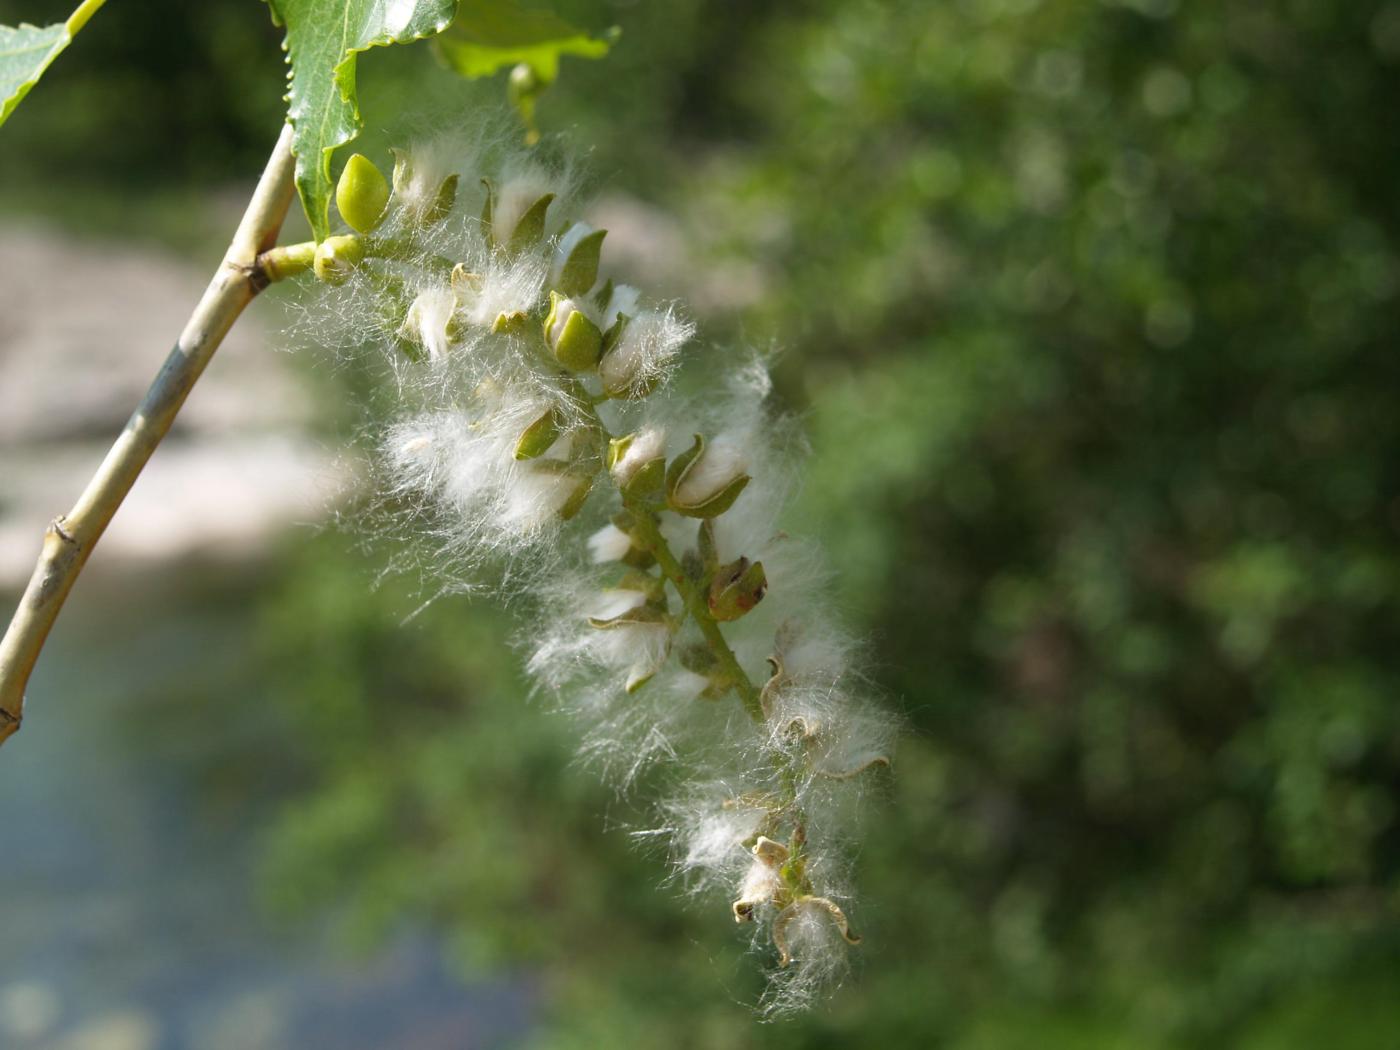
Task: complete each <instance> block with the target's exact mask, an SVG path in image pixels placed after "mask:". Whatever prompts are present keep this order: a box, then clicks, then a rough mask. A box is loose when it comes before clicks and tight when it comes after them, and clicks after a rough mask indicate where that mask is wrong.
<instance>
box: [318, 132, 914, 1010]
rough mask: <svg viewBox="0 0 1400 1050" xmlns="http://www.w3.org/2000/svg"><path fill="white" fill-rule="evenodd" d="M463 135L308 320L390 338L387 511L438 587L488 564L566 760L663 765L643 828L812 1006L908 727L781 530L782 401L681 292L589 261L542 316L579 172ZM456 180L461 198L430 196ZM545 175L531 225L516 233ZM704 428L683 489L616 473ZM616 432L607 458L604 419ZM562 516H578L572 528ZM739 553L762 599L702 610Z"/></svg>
mask: <svg viewBox="0 0 1400 1050" xmlns="http://www.w3.org/2000/svg"><path fill="white" fill-rule="evenodd" d="M502 154H503V155H502ZM462 155H463V156H465V158H466V159H467V161H468V163H467V164H466V165H452V164H449V163H448V160H449V152H448V150H447V149H446V148H445V147H444V146H443V145H442V144H437V145H434V146H432V147H430V148H428V149H427V150H426V151H423V150H413V151H409V152H408V153H407V154H405V155H404V156H403V157H402V158H401V171H400V176H399V179H398V187H397V189H396V192H395V196H394V198H393V199H392V200H391V204H390V211H389V215H388V217H387V218H386V220H385V223H386V225H385V228H384V229H385V233H386V237H387V236H389V235H391V236H392V239H393V243H394V244H395V245H396V246H398V247H397V249H396V251H395V253H394V255H393V257H392V258H391V259H384V260H366V262H365V263H364V264H362V266H361V267H360V268H359V270H357V271H356V272H355V273H354V274H353V275H352V276H351V277H350V279H349V280H348V281H347V282H346V283H345V284H344V285H343V286H341V287H338V288H330V289H326V290H324V292H323V294H322V295H321V297H320V300H319V306H318V307H308V308H307V310H306V319H305V321H304V322H303V323H302V325H301V327H302V328H303V330H304V331H306V332H307V333H310V334H314V335H316V336H318V337H320V338H322V339H324V340H325V341H326V342H328V343H330V344H331V345H333V346H334V347H335V348H336V349H337V350H346V349H348V348H351V347H357V346H360V345H363V344H365V343H371V344H374V345H376V346H382V347H384V348H385V350H386V351H387V355H388V356H387V358H386V360H387V361H388V362H389V367H390V369H391V374H392V378H393V384H392V385H393V390H394V392H395V395H396V397H397V399H398V408H397V412H396V413H395V416H394V418H393V419H392V421H391V422H390V423H389V424H388V425H387V426H386V427H385V428H384V429H383V430H382V431H381V432H380V433H379V437H378V440H377V446H378V457H377V463H378V472H379V475H380V476H381V477H382V479H383V481H384V486H383V487H384V501H383V504H384V513H385V516H386V517H388V518H389V519H390V520H391V521H392V522H394V523H395V524H396V525H406V526H408V527H410V528H412V529H413V530H414V531H415V532H418V533H421V532H423V531H425V530H426V531H427V533H428V534H429V536H430V537H431V539H432V540H433V541H434V543H435V547H436V553H435V557H434V560H433V563H432V564H433V565H434V566H435V567H437V568H440V569H441V571H442V572H443V574H444V577H445V578H446V579H447V580H449V581H451V582H452V583H453V584H457V583H459V582H464V581H470V582H474V581H475V579H476V576H475V575H474V574H477V575H479V574H480V572H481V571H483V570H488V571H489V570H490V569H491V567H493V566H494V567H496V569H497V570H503V571H501V573H500V575H501V577H502V580H501V584H500V586H501V589H502V590H503V591H505V592H507V593H508V594H509V595H510V596H511V597H514V598H517V599H520V600H521V604H522V605H523V606H524V607H525V608H526V609H527V610H528V611H529V615H530V617H531V619H530V622H529V625H528V626H527V627H526V629H525V630H523V631H522V639H521V645H522V647H523V648H524V649H525V650H526V651H527V653H528V667H529V671H530V673H531V675H532V676H533V678H534V680H535V682H536V683H537V684H538V687H539V690H540V691H541V692H543V693H545V694H547V695H549V696H551V697H553V698H555V700H556V701H557V703H558V706H559V707H560V708H562V709H563V710H564V711H565V712H567V713H568V715H569V716H570V717H571V718H572V719H573V720H574V723H573V724H575V725H576V726H577V727H578V733H577V736H578V749H579V752H580V754H581V755H582V756H583V757H584V758H585V759H587V760H588V761H590V762H592V763H594V764H596V765H597V766H598V767H600V768H601V769H603V770H604V771H605V772H606V773H607V774H608V775H610V776H611V777H613V778H614V779H615V781H616V782H617V783H618V784H619V785H620V787H622V788H630V787H632V786H634V785H640V784H643V783H650V782H651V780H650V779H649V778H648V777H647V776H646V774H647V772H648V770H651V769H653V768H654V767H663V768H664V769H665V770H666V771H667V772H666V775H665V776H664V778H662V779H664V782H665V783H666V784H667V785H668V788H667V797H666V798H664V799H663V800H661V801H660V802H659V804H658V805H657V809H656V812H657V822H656V826H655V827H652V828H650V829H648V830H646V831H642V832H638V835H639V836H640V837H642V838H644V839H646V840H653V839H657V840H660V841H663V842H664V843H665V845H666V848H667V851H668V853H669V856H670V858H671V860H672V862H673V865H674V871H675V876H676V881H677V882H678V883H679V884H681V885H683V886H685V887H686V888H687V889H689V890H692V891H694V892H696V893H700V894H711V893H720V892H722V893H723V894H724V895H725V896H726V897H727V899H728V901H727V908H725V909H721V912H722V913H727V914H728V915H729V917H730V921H732V920H733V919H738V920H739V921H740V922H741V923H743V924H745V927H746V928H748V929H755V930H757V931H759V932H758V933H756V934H755V943H756V944H760V945H766V946H767V947H768V950H770V951H771V952H772V957H773V958H775V959H776V961H777V964H778V965H777V966H776V967H775V969H774V971H773V980H772V982H771V983H770V986H769V990H768V992H767V994H766V995H765V996H764V999H763V1001H762V1003H761V1004H760V1007H761V1009H762V1011H763V1012H764V1013H766V1014H770V1015H771V1014H776V1013H782V1012H785V1011H788V1010H791V1009H797V1008H801V1007H802V1006H805V1005H807V1004H809V1003H810V1002H811V1001H812V1000H813V999H815V998H816V997H818V996H819V995H821V994H823V993H824V991H825V990H827V989H829V988H830V987H832V986H833V985H834V984H835V983H837V982H839V980H840V979H841V977H842V975H843V974H844V973H845V971H846V960H847V954H846V953H847V949H848V946H849V945H850V944H854V943H855V942H856V940H857V938H856V937H855V935H854V934H853V933H852V932H851V930H850V920H849V919H848V917H847V911H846V908H847V902H848V900H849V897H848V895H847V892H846V887H847V881H846V876H847V871H846V869H847V866H848V860H849V857H850V855H851V853H852V850H853V846H854V844H855V837H856V832H857V830H858V824H859V821H858V819H857V818H856V816H855V814H856V813H857V811H858V806H859V805H860V801H861V797H862V792H863V791H864V790H865V785H866V783H867V782H868V781H869V779H870V777H871V776H872V775H873V771H874V770H877V769H879V768H880V767H882V766H884V765H887V764H888V763H889V761H890V757H891V754H892V748H893V745H894V740H895V737H896V734H897V728H898V726H897V722H896V721H895V719H893V718H892V717H891V716H890V715H889V714H887V713H886V712H885V711H884V710H883V709H882V708H881V707H880V706H879V705H878V704H876V703H874V702H873V700H872V699H871V693H872V690H871V688H870V687H869V684H868V682H867V681H866V679H865V678H864V677H863V676H862V674H861V672H860V669H859V660H858V646H857V645H856V644H855V642H854V641H853V640H852V638H851V637H850V635H849V633H848V632H847V631H846V630H845V629H844V628H843V627H842V626H841V624H840V622H839V619H838V617H837V616H836V615H835V613H834V609H833V606H832V601H831V598H830V596H829V595H828V593H827V590H826V583H827V571H826V569H825V568H824V566H823V563H822V559H821V556H820V552H819V551H818V549H817V548H816V546H815V545H814V544H812V543H810V542H808V541H805V540H803V539H801V538H799V537H797V536H794V535H793V534H792V533H791V532H790V531H789V525H788V521H787V515H788V512H787V508H788V506H789V504H790V503H791V496H792V494H793V490H794V486H795V482H794V480H793V479H794V478H795V477H796V476H797V465H798V458H799V453H800V451H801V441H800V437H799V436H798V435H797V433H796V431H795V428H794V426H793V425H792V424H791V423H790V422H788V421H784V420H781V419H776V418H774V415H773V413H772V411H771V409H770V408H769V406H768V404H767V397H768V394H769V390H770V387H771V383H770V380H769V378H768V373H767V370H766V368H765V367H764V366H763V362H762V361H760V360H759V359H757V358H755V357H752V356H743V355H738V356H735V357H734V358H732V359H730V358H724V357H714V358H711V359H710V360H709V361H708V362H707V363H705V364H703V365H702V364H701V363H700V362H698V361H695V360H694V359H695V358H697V357H699V356H700V355H698V354H689V353H687V354H685V355H682V354H681V352H680V351H681V349H682V347H684V346H685V344H687V343H688V342H689V341H690V340H691V339H692V337H693V336H694V334H695V327H694V325H693V324H691V323H690V322H689V321H687V320H684V319H683V316H682V314H681V313H680V311H679V309H678V308H676V307H674V306H667V305H655V304H648V303H645V302H644V300H643V297H642V296H641V293H639V292H638V290H637V289H636V288H634V287H631V286H629V285H626V284H619V283H614V282H611V281H610V280H608V278H607V277H606V275H605V274H602V273H600V275H599V277H598V281H597V286H595V289H590V290H589V292H588V293H587V294H582V295H579V294H576V295H574V296H573V298H570V299H563V300H562V301H560V302H558V304H557V306H556V309H555V317H554V322H553V326H552V329H551V331H549V332H546V331H545V318H546V316H547V315H548V312H549V309H550V302H551V296H550V293H551V292H557V293H559V294H561V295H562V292H560V290H559V288H558V287H557V285H558V284H559V281H560V278H561V275H562V272H563V267H564V265H565V264H566V262H567V261H568V258H569V256H570V254H571V253H572V251H573V250H574V248H576V247H577V246H578V244H579V243H580V242H581V241H582V240H583V238H585V237H587V236H589V235H590V234H592V233H593V232H594V230H593V227H591V226H590V225H588V224H587V223H586V222H582V221H579V220H578V219H577V218H576V204H575V202H574V201H573V200H572V195H573V186H574V182H575V180H574V179H573V177H572V175H571V173H570V172H569V171H568V170H566V169H561V168H554V167H549V166H547V165H546V164H544V163H542V162H541V161H539V160H538V159H537V158H535V157H534V156H527V155H524V154H522V153H519V152H516V151H513V150H508V149H507V150H502V149H501V148H500V146H499V144H497V143H493V142H489V141H479V142H474V143H471V144H469V145H468V146H467V148H466V149H465V150H463V151H462ZM491 157H497V158H499V159H498V160H497V161H496V162H495V163H490V164H482V163H480V158H491ZM453 173H456V174H458V176H459V180H458V183H457V185H458V187H459V194H458V199H457V201H456V206H455V208H454V209H453V211H452V212H451V214H449V215H446V216H443V215H441V214H439V211H438V210H435V209H438V208H439V205H440V199H439V195H440V191H441V188H442V185H443V180H444V179H445V178H447V176H448V175H450V174H453ZM483 179H486V180H488V181H489V183H490V185H491V186H492V187H493V194H494V200H493V203H494V208H493V212H492V215H491V222H490V228H489V230H488V228H487V226H486V225H485V224H484V223H483V222H482V221H481V220H479V219H478V218H477V216H479V215H481V214H482V212H483V205H484V204H485V191H484V190H482V189H480V188H479V187H481V186H482V180H483ZM546 194H554V195H556V196H555V200H554V201H553V202H552V203H551V204H550V206H549V208H548V210H547V213H546V215H547V223H546V229H545V231H544V234H543V236H542V237H541V238H540V239H539V241H538V243H531V244H524V243H523V240H529V239H522V243H518V244H515V245H512V244H511V243H510V236H511V233H512V232H513V231H514V230H515V229H516V227H517V225H518V223H519V221H520V219H521V217H522V216H523V215H524V214H525V212H526V210H528V209H529V208H531V207H533V206H534V205H535V204H536V202H537V201H538V200H539V199H540V198H541V197H542V196H544V195H546ZM403 246H407V248H406V249H405V248H404V247H403ZM598 286H600V287H601V288H603V289H611V290H610V291H607V292H604V291H599V290H596V287H598ZM573 291H575V292H577V291H578V289H577V288H575V289H573ZM575 310H578V311H582V312H583V313H584V314H585V315H586V316H588V317H589V318H590V319H591V320H592V321H593V322H594V323H595V324H596V325H597V326H598V327H599V328H600V329H601V330H602V331H604V332H608V331H609V330H611V331H612V336H611V338H610V340H609V342H608V344H607V351H606V353H604V354H603V356H602V358H601V360H600V362H599V364H598V367H597V368H596V369H590V370H587V371H586V372H585V373H582V374H577V375H574V374H567V375H566V374H564V373H562V372H561V370H560V368H559V367H558V365H557V364H556V362H555V361H554V359H553V357H552V355H551V353H550V350H549V344H548V342H547V340H550V339H557V337H558V335H559V334H560V333H561V332H562V330H563V326H564V324H565V323H566V322H567V320H568V318H569V316H570V315H571V314H572V312H573V311H575ZM318 311H319V312H318ZM619 323H620V327H615V326H618V325H619ZM403 351H407V354H405V353H404V352H403ZM682 358H684V360H683V359H682ZM679 368H685V369H696V378H697V379H698V382H696V383H694V384H693V389H695V390H696V391H697V393H696V394H694V395H692V396H690V397H687V396H684V395H682V394H679V393H676V392H674V390H673V389H671V388H668V387H665V386H664V384H665V383H666V381H667V380H668V379H669V378H670V377H671V376H672V374H673V372H675V371H676V370H677V369H679ZM701 368H703V369H704V371H699V369H701ZM675 385H676V386H679V385H681V384H675ZM697 432H699V433H702V434H703V435H704V436H705V439H706V443H705V447H704V450H703V452H702V453H701V454H700V455H699V457H698V458H697V459H696V460H695V461H694V462H692V463H691V464H690V466H689V469H688V470H687V471H686V473H685V474H684V476H683V477H682V478H680V479H679V483H678V484H676V485H674V487H673V491H671V492H669V494H668V493H667V492H666V491H664V490H663V488H662V486H661V485H660V478H659V475H658V477H657V479H656V483H655V484H649V485H642V486H633V485H632V482H633V481H634V480H635V479H637V477H638V471H640V470H641V469H642V468H643V467H644V466H646V465H647V464H653V463H655V462H656V461H658V460H665V461H666V462H667V463H669V464H674V462H675V459H676V457H677V456H679V455H681V454H683V453H685V452H686V451H687V450H688V449H689V448H690V447H691V435H694V434H695V433H697ZM623 435H629V439H628V443H627V444H626V446H625V447H623V446H621V445H614V446H611V447H613V448H614V449H620V450H621V455H620V456H618V457H617V461H616V462H614V463H612V466H611V471H610V472H609V471H608V470H607V469H606V468H605V463H606V461H605V454H606V453H607V450H608V449H609V447H610V446H609V440H610V439H617V440H620V439H621V438H622V436H623ZM653 469H655V468H653ZM741 475H748V476H749V477H750V480H749V482H748V484H747V486H746V487H745V488H744V489H743V491H742V492H741V493H740V495H739V497H738V499H737V501H736V502H735V503H734V504H733V505H732V506H731V507H730V508H728V509H727V510H726V511H725V512H724V513H723V514H721V515H720V516H718V517H716V518H713V519H707V520H705V521H704V522H703V523H702V522H701V521H699V520H697V519H696V518H694V517H688V516H683V515H682V514H680V513H675V512H673V511H672V510H670V509H666V507H667V504H666V503H664V502H663V501H666V500H669V506H670V507H671V508H674V509H675V510H685V511H688V512H691V513H705V512H708V511H709V510H712V509H713V508H712V507H711V508H706V507H705V504H706V503H707V501H710V500H711V499H712V498H713V497H714V496H716V495H718V494H719V493H721V492H723V491H724V490H725V489H726V488H727V487H729V486H730V485H731V484H732V483H733V482H734V480H735V479H736V478H738V477H740V476H741ZM672 480H673V481H675V480H676V479H674V478H673V479H672ZM622 489H626V491H627V492H628V493H629V495H628V498H627V500H626V501H625V502H624V500H623V499H622V497H621V496H620V491H619V490H622ZM575 515H577V517H578V520H579V522H580V523H581V525H582V527H581V528H580V530H579V532H578V534H577V535H576V536H565V535H562V534H561V529H562V528H563V526H564V524H565V522H564V519H565V517H569V518H572V517H573V516H575ZM740 559H747V561H746V562H740ZM754 562H759V563H761V564H762V566H763V570H764V578H765V580H766V591H765V590H763V589H762V588H760V589H759V593H758V594H757V597H754V596H753V595H749V596H748V597H749V602H750V604H751V605H752V603H753V602H757V604H756V605H752V608H749V609H747V611H745V612H744V614H743V615H742V616H741V617H739V618H738V619H734V620H732V621H727V622H723V623H718V624H717V623H716V622H715V621H714V620H713V619H706V618H709V617H710V613H709V609H710V608H711V607H712V606H711V605H710V604H709V603H710V602H711V601H713V600H714V593H715V592H714V591H713V590H712V589H711V584H712V582H713V580H714V579H715V578H716V577H717V576H718V573H719V567H720V566H725V567H728V569H727V570H726V571H734V569H733V567H734V566H740V567H741V568H742V566H743V565H745V564H749V565H751V564H752V563H754ZM443 589H444V590H446V589H450V587H446V586H445V587H444V588H443ZM700 619H706V622H704V623H703V624H702V623H701V622H700ZM717 635H718V636H720V637H722V639H723V645H722V646H720V647H718V648H717V647H716V643H715V637H716V636H717ZM838 901H839V902H840V903H839V904H838V903H837V902H838Z"/></svg>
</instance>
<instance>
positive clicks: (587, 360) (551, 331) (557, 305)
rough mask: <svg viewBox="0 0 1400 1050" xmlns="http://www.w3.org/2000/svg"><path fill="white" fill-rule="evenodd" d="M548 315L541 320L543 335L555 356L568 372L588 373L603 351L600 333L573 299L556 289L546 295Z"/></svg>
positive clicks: (595, 364)
mask: <svg viewBox="0 0 1400 1050" xmlns="http://www.w3.org/2000/svg"><path fill="white" fill-rule="evenodd" d="M549 301H550V307H549V316H548V317H546V318H545V321H544V338H545V342H546V343H548V344H549V349H550V350H551V351H552V352H553V354H554V359H555V360H556V361H558V362H559V363H560V364H561V365H563V366H564V367H565V368H567V369H568V370H569V371H570V372H588V371H591V370H592V369H593V368H594V367H596V366H597V364H598V355H599V354H601V353H602V351H603V333H602V332H601V331H600V330H599V328H598V325H597V324H596V323H595V322H594V320H593V319H592V318H591V317H589V316H588V315H587V314H586V313H584V312H583V311H582V310H580V309H579V308H578V307H577V306H575V304H574V301H573V300H572V299H564V298H561V297H560V296H559V294H558V293H557V292H551V293H550V295H549Z"/></svg>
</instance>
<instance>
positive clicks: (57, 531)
mask: <svg viewBox="0 0 1400 1050" xmlns="http://www.w3.org/2000/svg"><path fill="white" fill-rule="evenodd" d="M67 522H68V517H67V515H64V514H60V515H59V516H58V517H56V518H54V519H53V521H51V522H49V531H50V532H51V533H53V534H54V535H55V536H57V537H58V538H59V539H61V540H62V541H63V542H64V543H66V544H68V545H69V546H70V547H76V546H77V545H78V541H77V540H75V539H74V538H73V535H72V533H70V532H69V531H68V530H67V529H65V528H64V527H63V526H64V525H66V524H67Z"/></svg>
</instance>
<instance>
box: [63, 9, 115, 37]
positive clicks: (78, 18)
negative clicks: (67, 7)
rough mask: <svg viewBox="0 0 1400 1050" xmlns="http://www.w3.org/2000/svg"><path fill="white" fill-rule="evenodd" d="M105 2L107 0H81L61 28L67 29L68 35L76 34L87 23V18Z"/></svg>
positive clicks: (95, 12)
mask: <svg viewBox="0 0 1400 1050" xmlns="http://www.w3.org/2000/svg"><path fill="white" fill-rule="evenodd" d="M106 2H107V0H83V2H82V3H81V4H79V5H78V9H77V10H76V11H74V12H73V13H72V14H71V15H69V16H68V21H67V22H65V23H64V26H63V28H65V29H66V30H68V35H69V36H70V37H72V36H77V34H78V30H80V29H82V28H83V26H85V25H87V23H88V19H89V18H91V17H92V16H93V15H95V14H97V12H98V10H99V9H100V8H101V7H102V5H103V4H105V3H106Z"/></svg>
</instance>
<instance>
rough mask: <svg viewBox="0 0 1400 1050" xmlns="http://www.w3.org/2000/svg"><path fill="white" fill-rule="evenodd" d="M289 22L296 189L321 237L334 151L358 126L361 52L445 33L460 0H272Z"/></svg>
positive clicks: (281, 19)
mask: <svg viewBox="0 0 1400 1050" xmlns="http://www.w3.org/2000/svg"><path fill="white" fill-rule="evenodd" d="M267 3H268V6H269V7H270V8H271V9H272V19H273V21H274V22H276V23H277V24H278V25H283V26H286V27H287V39H286V43H285V44H284V45H283V47H284V48H285V50H286V51H287V61H288V62H289V63H290V65H291V67H292V68H291V72H290V74H289V75H288V80H289V81H290V84H291V88H290V90H289V91H288V93H287V102H288V109H287V119H288V120H289V121H290V122H291V124H292V128H293V130H294V134H293V137H292V152H293V153H294V154H295V155H296V159H297V173H296V182H297V192H298V193H299V194H300V195H301V204H302V207H303V208H305V209H306V217H307V219H308V220H309V221H310V223H311V229H312V232H313V233H314V234H315V236H316V239H317V240H318V241H319V240H324V239H325V237H326V236H327V234H329V233H330V219H329V216H328V211H329V207H330V199H331V153H332V152H333V151H334V150H335V148H336V147H337V146H343V145H344V144H345V143H347V142H349V141H350V140H351V139H353V138H354V137H355V136H356V135H358V134H359V132H360V108H359V105H358V103H357V101H356V97H355V56H356V55H358V54H359V53H360V52H361V51H367V50H369V49H370V48H372V47H380V46H383V45H386V44H407V43H410V42H412V41H414V40H421V39H422V38H423V37H428V36H433V35H434V34H436V33H440V32H442V30H443V29H445V28H446V27H447V25H448V23H450V22H451V21H452V14H453V11H454V10H455V9H456V7H457V0H393V2H387V0H267Z"/></svg>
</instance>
